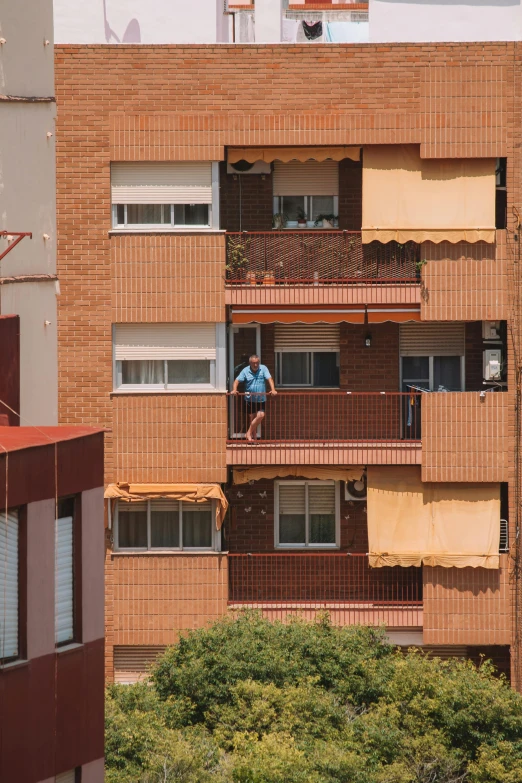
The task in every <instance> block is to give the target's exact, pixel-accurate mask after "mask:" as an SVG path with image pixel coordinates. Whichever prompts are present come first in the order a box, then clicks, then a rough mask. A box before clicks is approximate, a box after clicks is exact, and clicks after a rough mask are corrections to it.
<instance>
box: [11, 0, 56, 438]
mask: <svg viewBox="0 0 522 783" xmlns="http://www.w3.org/2000/svg"><path fill="white" fill-rule="evenodd" d="M0 37H1V38H4V39H5V43H3V44H1V43H0V93H1V94H2V95H6V96H11V97H12V98H13V97H14V98H17V99H20V98H22V100H6V101H2V103H1V104H0V231H8V232H11V231H12V232H15V231H22V232H31V233H32V235H33V237H32V239H29V238H28V237H26V238H25V239H23V240H22V242H21V243H20V244H18V245H17V246H16V247H15V248H13V249H12V250H11V251H10V252H9V253H8V254H7V255H6V256H5V258H3V259H2V261H0V278H15V282H9V283H8V284H7V283H6V284H2V285H0V313H2V314H4V315H7V314H16V315H19V316H20V415H21V417H22V421H21V423H22V424H28V423H32V424H42V425H50V424H56V423H57V421H58V380H57V376H58V360H57V332H56V283H55V281H54V280H47V281H38V282H25V281H24V282H22V281H21V280H19V281H18V282H16V279H17V278H18V279H19V278H20V277H22V276H25V277H27V276H31V275H52V276H54V275H56V184H55V183H56V155H55V141H56V137H55V117H56V105H55V103H54V101H49V100H45V99H49V98H52V97H53V95H54V65H53V58H54V46H53V4H52V0H16V2H14V1H13V0H0ZM34 98H40V99H44V100H42V101H34V100H32V99H34ZM48 134H49V135H48ZM7 247H8V242H7V240H6V239H5V238H0V253H1V252H3V251H4V250H5V249H6V248H7ZM46 322H48V323H47V324H46ZM0 371H1V368H0Z"/></svg>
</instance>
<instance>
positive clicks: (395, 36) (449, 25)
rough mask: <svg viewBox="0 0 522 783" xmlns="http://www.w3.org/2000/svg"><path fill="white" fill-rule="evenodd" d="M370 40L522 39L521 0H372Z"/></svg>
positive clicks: (448, 40) (382, 41) (400, 41)
mask: <svg viewBox="0 0 522 783" xmlns="http://www.w3.org/2000/svg"><path fill="white" fill-rule="evenodd" d="M369 2H370V7H369V11H370V14H369V16H370V42H373V43H377V42H379V43H385V42H386V43H389V42H398V43H402V42H412V41H418V42H437V41H442V42H451V41H462V42H465V41H519V40H521V38H522V0H465V2H464V1H462V0H461V2H459V0H369Z"/></svg>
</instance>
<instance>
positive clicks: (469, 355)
mask: <svg viewBox="0 0 522 783" xmlns="http://www.w3.org/2000/svg"><path fill="white" fill-rule="evenodd" d="M483 348H484V345H483V342H482V321H473V322H472V323H467V324H466V365H465V376H466V387H465V388H466V391H482V389H483V388H484V386H483V385H482V381H483V380H484V367H483V356H482V349H483Z"/></svg>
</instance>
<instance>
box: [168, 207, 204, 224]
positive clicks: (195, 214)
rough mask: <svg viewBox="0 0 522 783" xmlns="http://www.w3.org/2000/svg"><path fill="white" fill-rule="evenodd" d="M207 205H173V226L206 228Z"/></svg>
mask: <svg viewBox="0 0 522 783" xmlns="http://www.w3.org/2000/svg"><path fill="white" fill-rule="evenodd" d="M208 223H209V218H208V204H174V225H176V226H208Z"/></svg>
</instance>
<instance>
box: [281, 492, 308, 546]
mask: <svg viewBox="0 0 522 783" xmlns="http://www.w3.org/2000/svg"><path fill="white" fill-rule="evenodd" d="M279 543H280V544H305V543H306V485H305V484H280V485H279Z"/></svg>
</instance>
